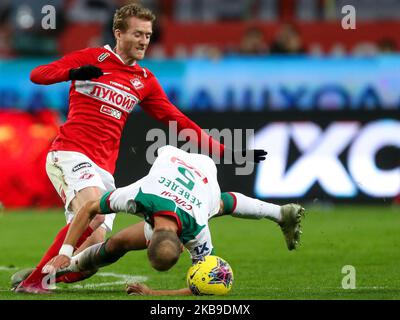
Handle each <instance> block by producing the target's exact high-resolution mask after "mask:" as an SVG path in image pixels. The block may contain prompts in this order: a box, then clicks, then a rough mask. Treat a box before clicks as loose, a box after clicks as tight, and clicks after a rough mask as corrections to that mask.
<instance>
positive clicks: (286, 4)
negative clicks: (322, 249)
mask: <svg viewBox="0 0 400 320" xmlns="http://www.w3.org/2000/svg"><path fill="white" fill-rule="evenodd" d="M125 3H127V1H116V0H115V1H112V0H35V1H33V0H31V1H28V0H13V1H7V0H3V1H1V4H0V168H1V179H0V181H1V182H0V201H1V202H2V204H3V205H4V207H5V208H25V207H45V208H46V207H54V206H60V205H61V203H60V201H59V199H58V197H57V195H56V193H55V192H54V190H53V188H52V186H51V185H50V183H49V181H48V179H47V177H46V174H45V171H44V159H45V155H46V152H47V148H48V146H49V143H50V142H51V140H52V139H53V137H54V136H55V134H56V132H57V128H58V126H59V124H60V123H62V122H63V121H64V120H65V117H66V114H67V111H68V110H67V108H68V88H69V83H61V84H58V85H52V86H37V85H34V84H32V83H31V82H30V81H29V73H30V70H31V69H32V68H34V67H35V66H37V65H38V64H43V63H46V62H48V61H51V60H54V59H55V58H56V57H58V56H61V55H64V54H66V53H68V52H71V51H73V50H77V49H81V48H84V47H87V46H101V45H104V44H110V45H113V43H114V40H113V35H112V32H111V26H112V13H113V12H114V10H115V9H116V8H117V7H119V6H121V5H123V4H125ZM142 3H143V4H144V5H145V6H148V7H150V8H152V9H153V10H154V11H155V12H156V13H157V16H158V19H157V22H156V25H155V34H154V38H153V39H152V43H151V45H150V49H149V51H148V54H147V59H146V60H145V61H144V62H143V65H145V66H148V67H149V68H150V69H151V70H152V71H153V72H154V73H155V74H156V75H157V76H158V78H159V79H160V81H161V83H162V85H163V87H164V89H165V91H166V92H167V94H168V96H169V97H170V99H171V101H173V102H174V103H175V104H176V105H177V106H178V107H179V108H180V109H181V110H183V111H184V112H185V113H186V114H188V115H189V116H190V117H191V118H192V119H194V120H195V121H197V122H198V123H199V124H200V125H201V126H202V127H203V128H209V129H211V128H217V129H223V128H241V129H246V128H252V129H255V143H256V145H258V146H260V147H263V148H265V149H266V150H268V151H269V156H268V161H265V163H263V164H262V165H260V166H258V167H257V168H256V170H255V172H254V174H253V175H251V176H244V177H243V176H242V177H240V176H235V175H234V174H232V173H233V169H232V168H230V167H229V166H225V167H223V168H221V169H220V170H221V172H220V176H219V179H220V181H221V185H222V187H223V188H224V189H225V190H232V189H233V190H235V189H237V186H238V185H240V188H241V189H243V190H242V191H243V192H246V193H248V194H251V195H253V196H257V197H259V198H263V199H270V200H271V199H272V200H276V201H278V202H279V201H281V199H282V201H283V199H295V200H298V201H300V200H301V201H303V202H304V201H312V202H314V203H316V202H320V201H321V202H324V203H326V202H329V203H334V202H351V203H355V202H371V201H374V202H378V203H383V204H387V205H388V204H391V203H393V202H396V201H397V202H399V201H400V200H399V197H398V194H399V193H400V167H399V166H400V155H399V146H400V133H399V131H400V123H399V121H398V118H399V111H400V93H399V92H400V91H399V88H400V55H399V48H400V33H399V31H400V1H397V0H382V1H374V0H357V1H340V0H337V1H335V0H297V1H294V0H282V1H278V0H235V1H225V0H143V1H142ZM47 4H51V5H53V6H54V7H55V9H56V12H57V16H56V17H57V19H56V29H54V30H51V29H49V30H44V29H43V28H42V26H41V21H42V19H43V17H44V14H43V13H42V8H43V6H45V5H47ZM348 4H351V5H353V6H354V7H355V8H356V22H357V24H356V29H355V30H344V29H342V27H341V20H342V18H343V17H344V16H345V15H344V14H343V13H342V7H343V6H344V5H348ZM136 111H137V113H136V114H133V115H132V116H131V117H130V120H129V122H128V124H127V128H126V132H129V134H125V135H124V139H123V142H122V146H121V153H120V158H119V162H118V166H117V167H118V169H117V172H116V182H117V185H118V186H121V185H124V184H127V183H129V182H130V181H132V180H135V179H138V178H140V177H142V176H143V175H144V174H145V173H146V172H147V170H148V168H149V165H148V164H147V162H146V161H145V152H146V148H147V147H148V146H149V145H150V144H151V143H152V142H146V138H145V137H146V133H147V131H148V130H149V129H151V128H153V127H159V126H160V125H159V124H158V123H156V122H155V121H153V120H152V119H149V118H148V117H147V116H144V115H142V113H141V112H140V108H137V110H136ZM163 129H165V128H163ZM132 149H134V150H135V152H132ZM396 197H397V198H396Z"/></svg>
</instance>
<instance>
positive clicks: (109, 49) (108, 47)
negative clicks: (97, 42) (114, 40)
mask: <svg viewBox="0 0 400 320" xmlns="http://www.w3.org/2000/svg"><path fill="white" fill-rule="evenodd" d="M104 48H105V49H107V50H108V51H110V52H111V53H112V54H113V55H115V56H116V57H117V58H118V59H119V60H120V61H121V62H122V63H123V64H125V62H124V60H122V58H121V57H120V55H119V54H117V53H116V52H114V50H113V49H112V48H111V47H110V45H108V44H106V45H105V46H104ZM135 65H136V61H135V62H134V63H132V64H131V65H130V67H133V66H135Z"/></svg>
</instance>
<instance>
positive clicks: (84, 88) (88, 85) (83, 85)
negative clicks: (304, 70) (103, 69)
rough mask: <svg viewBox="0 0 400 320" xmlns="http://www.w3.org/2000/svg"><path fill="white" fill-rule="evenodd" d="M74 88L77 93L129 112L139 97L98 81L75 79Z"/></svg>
mask: <svg viewBox="0 0 400 320" xmlns="http://www.w3.org/2000/svg"><path fill="white" fill-rule="evenodd" d="M75 89H76V91H77V92H79V93H82V94H84V95H86V96H89V97H92V98H95V99H97V100H100V101H102V102H106V103H108V104H110V105H112V106H114V107H116V108H118V109H121V110H124V111H126V112H128V113H131V112H132V110H133V108H134V107H135V106H136V105H137V104H138V103H139V99H138V98H136V97H135V96H134V95H132V94H130V93H127V92H125V91H123V90H120V89H117V88H115V87H112V86H109V85H107V84H104V83H100V82H93V81H76V82H75Z"/></svg>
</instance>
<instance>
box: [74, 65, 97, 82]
mask: <svg viewBox="0 0 400 320" xmlns="http://www.w3.org/2000/svg"><path fill="white" fill-rule="evenodd" d="M102 75H103V71H102V70H101V69H100V68H98V67H96V66H93V65H91V64H88V65H86V66H82V67H79V68H75V69H71V70H69V78H70V79H71V80H90V79H95V78H99V77H101V76H102Z"/></svg>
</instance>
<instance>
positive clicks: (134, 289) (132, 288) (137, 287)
mask: <svg viewBox="0 0 400 320" xmlns="http://www.w3.org/2000/svg"><path fill="white" fill-rule="evenodd" d="M126 293H127V294H129V295H139V296H190V295H192V291H190V289H189V288H182V289H176V290H154V289H151V288H149V287H148V286H146V285H145V284H143V283H132V284H127V285H126Z"/></svg>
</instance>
